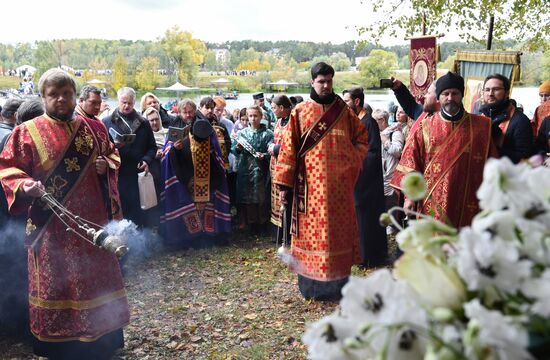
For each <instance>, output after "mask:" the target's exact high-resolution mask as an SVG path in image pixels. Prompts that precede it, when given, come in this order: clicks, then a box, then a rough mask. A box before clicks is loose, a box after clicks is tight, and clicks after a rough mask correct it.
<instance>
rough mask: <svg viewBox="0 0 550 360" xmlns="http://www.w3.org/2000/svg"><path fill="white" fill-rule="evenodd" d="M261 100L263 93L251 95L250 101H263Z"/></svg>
mask: <svg viewBox="0 0 550 360" xmlns="http://www.w3.org/2000/svg"><path fill="white" fill-rule="evenodd" d="M263 98H264V93H263V92H257V93H254V94H252V99H254V100H263Z"/></svg>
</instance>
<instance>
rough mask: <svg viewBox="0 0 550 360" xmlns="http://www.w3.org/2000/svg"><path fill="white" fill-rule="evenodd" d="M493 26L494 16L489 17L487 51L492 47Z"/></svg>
mask: <svg viewBox="0 0 550 360" xmlns="http://www.w3.org/2000/svg"><path fill="white" fill-rule="evenodd" d="M494 26H495V16H494V15H491V17H489V33H488V34H487V50H491V47H492V46H493V28H494Z"/></svg>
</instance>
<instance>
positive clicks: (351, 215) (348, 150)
mask: <svg viewBox="0 0 550 360" xmlns="http://www.w3.org/2000/svg"><path fill="white" fill-rule="evenodd" d="M327 109H328V105H327V106H326V107H324V106H323V105H321V104H318V103H316V102H314V101H312V100H309V101H306V102H304V103H301V104H299V105H298V106H297V107H296V108H295V109H294V110H293V111H292V113H291V115H290V120H289V123H288V125H287V127H286V131H285V132H284V135H283V140H282V146H281V150H280V152H279V156H278V159H277V166H276V171H275V174H274V177H273V182H274V183H275V184H278V185H282V186H286V187H289V188H293V187H294V186H295V182H296V176H298V174H297V173H296V164H297V163H296V156H297V154H298V152H299V149H300V147H301V143H302V141H301V140H302V136H303V135H305V134H306V133H307V132H308V131H309V130H310V129H311V128H312V127H313V126H314V125H315V123H316V121H317V120H318V119H319V118H320V117H321V116H322V115H323V114H324V113H325V111H326V110H327ZM367 151H368V132H367V128H366V127H365V126H364V125H363V124H362V123H361V121H360V120H359V118H358V117H357V116H356V115H355V114H354V113H353V112H352V111H351V110H350V109H349V108H348V107H347V106H346V107H344V110H343V113H342V115H341V116H340V119H339V120H338V122H337V123H336V124H335V125H334V127H333V128H332V129H331V130H330V131H329V132H328V133H327V134H326V136H325V137H324V138H323V139H322V140H320V141H319V143H317V144H316V145H315V146H314V147H313V149H312V150H311V151H309V152H307V153H306V155H305V172H306V182H307V190H306V194H307V209H306V212H305V213H298V235H297V236H295V235H293V236H292V255H293V256H294V257H295V258H296V259H297V260H298V262H299V263H300V266H299V267H297V268H295V270H296V271H297V272H298V273H299V274H300V275H303V276H305V277H307V278H310V279H314V280H319V281H333V280H339V279H342V278H345V277H347V276H349V274H350V271H351V266H352V265H353V264H354V263H358V262H359V260H360V259H359V252H358V250H359V234H358V229H357V220H356V216H355V206H354V201H353V188H354V185H355V181H356V179H357V176H358V174H359V170H360V167H361V164H362V161H363V158H364V157H365V155H366V153H367ZM294 206H298V204H296V203H294Z"/></svg>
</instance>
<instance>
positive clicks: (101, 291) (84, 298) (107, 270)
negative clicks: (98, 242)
mask: <svg viewBox="0 0 550 360" xmlns="http://www.w3.org/2000/svg"><path fill="white" fill-rule="evenodd" d="M84 123H86V124H87V125H85V124H84ZM81 126H88V129H87V130H86V134H90V137H88V138H86V139H82V138H80V137H79V136H76V138H75V134H76V133H77V129H79V127H81ZM94 134H95V137H94V136H93V135H94ZM92 138H93V140H92ZM73 139H74V140H73ZM73 141H75V143H76V144H79V142H80V144H83V143H86V144H88V146H89V147H88V149H91V152H89V156H90V157H89V160H88V161H87V162H86V164H85V166H83V167H82V168H80V167H79V166H74V164H69V163H67V166H70V165H71V166H73V168H72V169H70V170H71V171H80V174H79V176H78V180H77V181H76V183H75V184H74V186H73V187H72V188H71V189H70V192H69V193H68V195H67V196H66V197H65V201H64V205H65V207H66V208H67V209H69V210H70V211H71V212H72V213H74V214H77V215H79V216H81V217H83V218H85V219H87V220H90V221H92V222H94V223H97V224H101V225H104V224H106V222H107V221H108V215H107V210H106V206H105V204H104V201H103V194H102V190H101V179H100V176H99V175H98V174H97V170H96V167H95V159H96V157H97V156H98V155H103V156H104V157H106V158H107V162H108V165H109V169H108V171H107V175H106V176H107V178H108V179H109V181H108V183H109V191H108V192H109V197H110V198H111V203H112V204H114V205H115V206H116V208H115V209H113V210H114V211H118V213H117V214H114V215H113V217H115V218H120V217H121V214H120V210H119V206H118V189H117V187H116V181H117V180H116V179H117V176H118V174H117V169H118V167H119V165H120V160H119V158H118V154H117V151H116V150H115V148H114V146H113V145H112V144H111V143H110V142H109V138H108V135H107V131H106V129H105V127H104V126H103V124H101V122H97V121H95V120H89V119H86V118H84V117H82V116H76V117H75V118H74V119H73V120H71V121H70V122H60V121H56V120H54V119H52V118H50V117H48V116H41V117H39V118H36V119H34V120H32V121H29V122H26V123H24V124H22V125H20V126H18V127H16V128H15V129H14V131H13V133H12V136H11V137H10V140H9V141H8V143H7V144H6V147H5V148H4V151H3V152H2V154H1V156H0V181H1V183H2V186H3V188H4V191H5V192H6V197H7V200H8V204H9V209H10V212H11V213H12V214H18V213H23V212H24V211H26V210H27V209H28V207H29V206H30V205H31V202H32V199H30V198H28V197H25V196H23V195H22V194H21V191H19V190H20V188H21V186H22V184H23V183H24V182H25V181H26V180H30V179H34V180H40V181H42V182H45V179H46V178H47V176H48V175H49V173H50V172H51V171H52V170H53V169H55V168H56V167H57V165H58V163H60V162H61V160H62V159H63V157H64V154H65V152H66V150H67V149H68V147H69V144H70V143H72V142H73ZM77 148H79V149H82V151H85V150H86V149H85V148H84V147H81V146H77ZM67 169H68V170H67V171H69V168H67ZM63 184H64V183H63V181H62V180H61V181H60V182H59V186H63ZM113 185H114V186H113ZM38 205H39V204H38V203H35V204H34V205H33V206H38ZM29 220H30V219H29ZM65 229H66V226H65V225H63V224H62V223H61V222H60V221H59V220H58V219H57V218H56V217H54V216H51V217H50V219H49V221H48V222H47V223H46V225H45V227H44V228H43V229H42V230H43V231H40V235H39V237H38V238H37V239H36V242H35V246H34V247H29V251H28V268H29V304H30V323H31V324H30V325H31V331H32V333H33V334H34V335H35V336H36V337H37V338H38V339H39V340H42V341H49V342H62V341H70V340H80V341H94V340H96V339H97V338H98V337H100V336H102V335H105V334H107V333H109V332H111V331H113V330H116V329H119V328H121V327H123V326H124V325H126V324H127V323H128V322H129V311H128V303H127V299H126V291H125V289H124V284H123V279H122V275H121V272H120V267H119V263H118V260H117V258H116V256H115V255H113V254H112V253H110V252H108V251H106V250H103V249H101V248H99V247H96V246H94V245H92V244H91V243H89V242H86V241H84V240H83V239H81V238H79V237H77V236H76V235H73V234H72V233H68V232H66V230H65ZM39 230H40V228H36V226H35V225H34V224H32V222H31V221H28V222H27V232H28V234H31V233H32V232H33V231H39ZM27 245H30V244H27Z"/></svg>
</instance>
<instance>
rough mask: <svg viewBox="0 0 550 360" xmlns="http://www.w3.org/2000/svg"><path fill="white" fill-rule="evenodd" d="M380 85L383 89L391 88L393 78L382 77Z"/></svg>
mask: <svg viewBox="0 0 550 360" xmlns="http://www.w3.org/2000/svg"><path fill="white" fill-rule="evenodd" d="M380 87H381V88H383V89H391V88H392V87H393V81H392V80H391V79H380Z"/></svg>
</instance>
